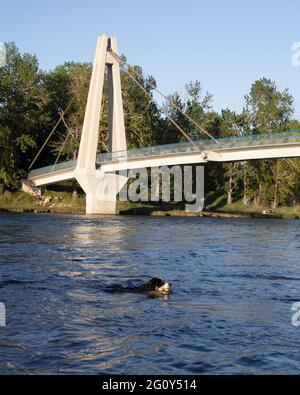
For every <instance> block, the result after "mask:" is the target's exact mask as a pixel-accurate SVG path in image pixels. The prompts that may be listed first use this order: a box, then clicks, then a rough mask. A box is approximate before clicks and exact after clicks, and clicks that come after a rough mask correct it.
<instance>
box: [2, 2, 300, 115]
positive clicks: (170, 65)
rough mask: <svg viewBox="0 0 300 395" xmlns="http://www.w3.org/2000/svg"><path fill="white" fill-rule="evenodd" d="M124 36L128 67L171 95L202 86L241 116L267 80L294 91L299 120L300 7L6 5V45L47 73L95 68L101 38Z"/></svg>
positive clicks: (237, 4) (217, 103)
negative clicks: (257, 85)
mask: <svg viewBox="0 0 300 395" xmlns="http://www.w3.org/2000/svg"><path fill="white" fill-rule="evenodd" d="M101 33H107V34H111V35H116V36H118V39H119V49H120V52H122V53H124V54H126V56H127V58H128V61H129V62H130V63H132V64H139V65H141V66H142V67H143V69H144V71H145V72H146V73H150V74H153V75H154V77H155V78H156V80H157V82H158V85H159V87H160V88H161V90H162V91H163V92H165V93H171V92H172V91H174V90H179V91H181V90H183V88H184V84H185V83H186V82H189V81H191V80H196V79H199V80H200V81H201V83H202V85H203V88H204V89H205V90H208V91H209V92H211V93H212V94H213V96H214V108H215V109H216V110H218V111H219V110H220V109H221V108H225V107H229V108H231V109H235V110H237V111H239V110H240V109H241V108H242V106H243V96H244V94H245V93H247V92H248V91H249V89H250V86H251V83H252V82H253V81H254V80H256V79H258V78H260V77H263V76H266V77H269V78H271V79H274V80H275V81H276V82H277V84H278V86H279V87H280V88H281V89H284V88H286V87H288V88H289V89H290V92H291V93H292V94H293V96H294V97H295V99H296V101H295V107H296V114H297V117H298V118H300V89H299V88H300V67H294V66H292V62H291V57H292V51H291V46H292V44H293V43H294V42H295V41H300V2H299V0H285V1H282V0H273V1H271V0H260V1H259V0H251V1H247V2H246V1H238V0H236V1H234V0H226V1H222V0H205V1H202V0H185V1H184V0H180V1H179V0H148V1H145V0H127V1H126V0H107V1H102V0H98V1H97V0H81V1H78V0H51V1H50V0H47V1H45V0H26V1H23V0H9V1H5V2H4V1H3V2H1V3H0V41H15V43H16V44H17V46H18V47H19V48H20V50H21V51H26V52H29V53H35V54H36V55H37V57H38V59H39V61H40V66H41V68H42V69H46V70H48V69H51V68H54V67H55V66H56V65H59V64H61V63H63V62H64V61H68V60H74V61H80V62H84V61H91V60H92V58H93V56H94V50H95V45H96V39H97V35H99V34H101Z"/></svg>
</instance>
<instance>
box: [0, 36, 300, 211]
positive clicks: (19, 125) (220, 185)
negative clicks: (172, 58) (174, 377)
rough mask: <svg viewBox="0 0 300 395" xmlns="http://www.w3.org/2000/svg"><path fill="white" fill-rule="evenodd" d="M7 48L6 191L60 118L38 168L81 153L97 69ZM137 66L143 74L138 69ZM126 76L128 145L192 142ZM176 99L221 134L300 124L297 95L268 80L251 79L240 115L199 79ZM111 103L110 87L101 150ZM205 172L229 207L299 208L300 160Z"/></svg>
mask: <svg viewBox="0 0 300 395" xmlns="http://www.w3.org/2000/svg"><path fill="white" fill-rule="evenodd" d="M6 46H7V64H6V66H4V67H2V68H0V192H1V191H3V190H5V189H7V190H16V189H17V188H18V187H19V185H20V179H21V178H22V177H24V176H25V175H26V172H27V170H28V167H29V166H30V164H31V162H32V160H33V159H34V157H35V155H36V153H37V152H38V150H39V148H40V147H41V146H42V145H43V143H44V141H45V139H46V138H47V136H48V135H49V133H50V131H51V129H52V128H53V127H54V125H55V124H56V122H57V121H58V119H59V117H60V116H61V118H62V122H61V123H60V124H59V126H58V127H57V130H56V132H55V133H54V134H53V136H52V138H51V139H50V141H49V143H48V144H47V146H46V147H45V149H44V150H43V152H42V154H41V155H40V157H39V158H38V160H37V162H36V164H35V166H36V167H40V166H45V165H49V164H53V163H54V162H55V161H56V160H57V159H58V156H59V159H60V160H64V159H70V158H76V155H77V151H78V147H79V140H80V133H81V128H82V124H83V119H84V112H85V106H86V99H87V92H88V87H89V80H90V75H91V69H92V65H91V64H90V63H84V64H81V63H74V62H69V63H65V64H63V65H61V66H58V67H56V68H55V69H54V70H52V71H49V72H43V71H41V70H40V69H39V65H38V60H37V58H36V57H35V56H32V55H28V54H21V53H20V52H19V50H18V48H17V47H16V46H15V44H13V43H8V44H7V45H6ZM132 69H133V70H134V71H135V72H136V73H140V74H142V69H141V68H140V67H139V66H134V67H132ZM121 78H122V92H123V100H124V113H125V126H126V134H127V142H128V147H129V148H133V147H144V146H147V145H157V144H167V143H175V142H180V141H184V140H185V139H184V137H183V136H182V135H181V134H180V133H179V132H178V131H177V130H176V129H175V128H174V126H173V125H172V124H171V123H170V122H169V121H168V118H167V117H166V116H165V114H162V112H161V111H160V110H159V109H158V108H157V106H156V105H155V104H154V103H153V102H149V99H148V97H147V96H146V95H145V93H144V92H143V91H142V90H141V89H140V88H139V87H138V86H137V85H136V84H135V83H134V82H132V80H131V79H130V77H129V76H128V75H127V74H125V73H124V74H123V73H122V75H121ZM146 81H149V83H150V84H148V83H146V82H145V81H144V80H142V79H141V80H140V83H141V84H143V86H144V87H145V89H147V91H148V92H149V93H150V94H151V95H152V94H153V92H152V88H153V85H155V83H156V82H155V80H154V78H153V77H147V79H146ZM171 98H172V100H173V101H174V102H175V103H176V105H177V106H178V107H179V108H180V109H181V110H182V111H183V112H184V113H186V114H188V115H189V116H190V117H191V118H193V119H194V120H195V121H196V122H198V123H199V124H201V125H202V126H203V127H204V128H205V129H206V130H207V131H208V132H209V133H210V134H212V135H213V136H214V137H227V136H241V135H246V134H252V133H267V132H275V131H286V130H290V129H300V124H299V122H298V121H297V120H295V119H294V117H293V116H294V108H293V97H292V96H291V95H290V93H289V91H288V90H287V89H286V90H283V91H281V90H279V89H278V87H277V86H276V83H275V82H274V81H271V80H270V79H267V78H261V79H260V80H257V81H255V82H254V83H253V84H252V86H251V89H250V92H249V93H248V94H246V95H245V97H244V100H245V101H244V108H243V110H242V112H241V113H239V114H238V113H236V112H234V111H232V110H230V109H224V110H222V111H221V114H219V113H217V112H215V111H214V110H213V108H212V101H213V97H212V95H211V94H209V93H207V92H203V90H202V86H201V84H200V82H199V81H196V82H190V83H188V84H187V85H186V87H185V94H184V95H180V94H179V93H177V92H175V93H173V94H172V95H171ZM107 107H108V105H107V94H106V90H105V92H104V99H103V115H102V120H101V124H100V128H99V134H100V138H99V150H101V151H103V152H105V151H107V150H108V122H107V121H108V111H107ZM66 109H67V111H65V110H66ZM164 109H165V113H167V114H168V115H170V116H171V117H172V118H173V119H174V120H175V121H176V122H177V123H178V124H179V125H180V126H181V127H182V128H183V129H184V130H185V131H186V133H187V134H188V135H189V137H190V138H192V139H206V138H207V137H206V136H205V134H203V133H201V132H199V131H198V130H197V129H196V128H195V127H194V126H193V125H192V124H191V123H190V122H189V121H187V119H186V118H185V117H183V115H182V114H181V113H180V112H179V111H178V110H176V109H174V107H173V106H172V105H170V104H168V103H165V104H164ZM66 136H67V140H66ZM205 171H206V177H205V179H206V194H216V195H223V194H226V195H227V202H228V204H231V203H232V202H233V200H234V199H241V200H242V201H243V203H244V204H245V205H249V204H250V203H253V204H255V205H258V206H269V207H272V208H276V207H277V206H278V205H281V204H285V205H296V204H297V203H298V202H299V199H300V174H299V171H300V161H299V160H298V159H282V160H260V161H248V162H247V161H244V162H237V163H229V164H208V165H207V166H206V170H205Z"/></svg>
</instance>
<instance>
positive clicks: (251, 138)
mask: <svg viewBox="0 0 300 395" xmlns="http://www.w3.org/2000/svg"><path fill="white" fill-rule="evenodd" d="M297 142H298V143H299V142H300V130H290V131H287V132H272V133H262V134H248V135H243V136H230V137H224V138H219V139H217V140H216V141H213V140H211V139H209V140H196V141H194V142H193V143H190V142H180V143H175V144H164V145H158V146H154V147H145V148H133V149H129V150H127V151H118V152H107V153H100V154H98V155H97V160H96V161H97V163H99V164H101V163H106V162H113V161H124V160H130V159H139V158H144V157H149V156H161V155H173V154H178V153H189V152H203V151H204V152H205V151H206V150H220V149H226V148H239V147H252V146H258V145H270V144H273V145H276V144H293V143H297ZM76 163H77V161H76V160H69V161H66V162H61V163H57V164H56V165H51V166H46V167H42V168H40V169H36V170H32V171H31V172H30V173H29V178H33V177H38V176H41V175H44V174H49V173H55V172H59V171H64V170H74V169H75V167H76Z"/></svg>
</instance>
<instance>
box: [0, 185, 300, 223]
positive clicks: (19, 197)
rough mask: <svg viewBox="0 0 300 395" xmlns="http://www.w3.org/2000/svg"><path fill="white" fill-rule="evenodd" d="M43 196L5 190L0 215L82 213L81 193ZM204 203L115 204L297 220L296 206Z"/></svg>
mask: <svg viewBox="0 0 300 395" xmlns="http://www.w3.org/2000/svg"><path fill="white" fill-rule="evenodd" d="M43 197H44V202H43V203H42V202H41V201H38V200H37V199H35V198H34V197H32V196H30V195H28V194H27V193H25V192H23V191H18V192H15V193H12V192H9V191H5V192H4V193H0V212H1V211H2V212H3V211H6V212H36V213H48V212H50V213H70V214H84V213H85V195H84V193H83V192H82V191H79V193H78V194H77V198H76V199H73V196H72V190H71V189H68V190H67V191H63V190H62V188H53V189H51V190H47V191H45V192H44V193H43ZM45 199H46V201H45ZM206 202H207V204H206V207H205V209H204V211H203V212H201V213H187V212H185V210H184V206H183V205H182V203H176V202H171V203H161V202H138V203H132V202H117V212H118V213H119V214H122V215H155V216H156V215H157V216H213V217H246V218H287V219H291V218H297V219H298V218H300V206H280V207H278V208H277V209H275V210H272V211H273V213H274V215H273V216H265V215H263V214H262V211H263V210H264V208H265V207H257V206H254V205H249V206H245V205H244V204H243V202H242V201H241V200H236V201H234V202H233V204H231V205H228V204H227V201H226V196H225V195H220V194H218V195H217V194H211V195H209V196H208V197H207V199H206Z"/></svg>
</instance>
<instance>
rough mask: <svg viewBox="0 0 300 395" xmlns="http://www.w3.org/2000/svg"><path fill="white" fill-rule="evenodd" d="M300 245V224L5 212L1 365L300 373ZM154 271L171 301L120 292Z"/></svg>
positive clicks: (40, 369)
mask: <svg viewBox="0 0 300 395" xmlns="http://www.w3.org/2000/svg"><path fill="white" fill-rule="evenodd" d="M299 242H300V223H299V222H298V221H284V220H271V219H269V220H267V219H266V220H255V219H253V220H242V219H212V218H175V217H159V218H154V217H133V216H123V217H121V216H120V217H117V216H116V217H114V216H111V217H110V216H108V217H97V216H95V217H89V216H71V215H52V214H36V215H34V214H0V302H2V303H5V306H6V315H7V317H6V326H5V327H0V373H1V374H25V373H27V374H28V373H29V374H49V373H58V374H88V373H92V374H101V373H108V374H217V373H220V374H232V373H236V374H249V373H250V374H251V373H300V326H299V327H295V326H293V325H292V323H291V318H292V314H293V313H292V311H291V308H292V306H293V304H294V303H295V302H297V301H300V292H299V291H300V262H299V252H300V249H299V248H300V244H299ZM155 276H158V277H163V278H165V279H166V280H167V281H169V282H171V283H172V284H173V286H174V292H173V294H172V295H171V296H170V297H161V298H149V297H148V296H147V295H145V294H139V293H130V292H118V290H119V289H122V288H124V287H126V286H128V285H132V284H140V283H142V282H145V281H148V280H149V279H150V278H151V277H155Z"/></svg>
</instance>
